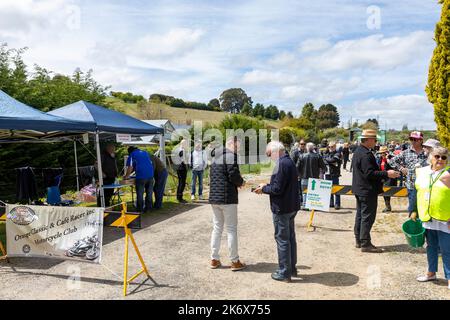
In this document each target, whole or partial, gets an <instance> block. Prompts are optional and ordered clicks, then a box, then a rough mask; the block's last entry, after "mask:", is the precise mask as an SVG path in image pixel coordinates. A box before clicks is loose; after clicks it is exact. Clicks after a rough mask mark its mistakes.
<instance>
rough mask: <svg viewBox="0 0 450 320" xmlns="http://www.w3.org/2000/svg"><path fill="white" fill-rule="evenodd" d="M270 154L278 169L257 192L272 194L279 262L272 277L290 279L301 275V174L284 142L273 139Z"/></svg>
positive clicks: (267, 153) (269, 148)
mask: <svg viewBox="0 0 450 320" xmlns="http://www.w3.org/2000/svg"><path fill="white" fill-rule="evenodd" d="M266 155H267V156H268V157H270V158H271V159H272V160H273V161H275V169H274V171H273V174H272V177H271V178H270V183H269V184H260V185H259V187H258V188H257V189H255V190H254V192H255V193H256V194H263V193H264V194H268V195H270V208H271V210H272V218H273V224H274V227H275V241H276V243H277V251H278V266H279V268H278V270H277V271H275V272H274V273H272V279H274V280H276V281H283V282H290V281H291V277H292V276H294V277H296V276H297V269H296V263H297V241H296V236H295V217H296V215H297V212H298V210H299V208H300V199H299V197H298V174H297V169H296V167H295V164H294V162H293V161H292V159H291V158H290V157H289V155H287V154H286V151H285V148H284V145H283V144H282V143H281V142H279V141H271V142H270V143H269V144H268V145H267V149H266Z"/></svg>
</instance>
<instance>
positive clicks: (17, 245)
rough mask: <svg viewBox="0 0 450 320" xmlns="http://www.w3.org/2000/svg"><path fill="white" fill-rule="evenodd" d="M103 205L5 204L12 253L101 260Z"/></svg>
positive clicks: (14, 255)
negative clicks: (101, 206)
mask: <svg viewBox="0 0 450 320" xmlns="http://www.w3.org/2000/svg"><path fill="white" fill-rule="evenodd" d="M103 210H104V209H102V208H81V207H76V208H73V207H46V206H24V205H7V206H6V213H7V216H6V245H7V252H8V256H10V257H47V258H58V259H71V260H79V261H80V260H81V261H88V262H94V263H100V259H101V251H102V250H101V249H102V240H103Z"/></svg>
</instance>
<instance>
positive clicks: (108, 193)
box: [97, 178, 116, 208]
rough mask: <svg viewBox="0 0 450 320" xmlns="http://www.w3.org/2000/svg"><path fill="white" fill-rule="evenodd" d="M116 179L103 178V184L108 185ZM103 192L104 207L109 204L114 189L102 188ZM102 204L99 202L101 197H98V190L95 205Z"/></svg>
mask: <svg viewBox="0 0 450 320" xmlns="http://www.w3.org/2000/svg"><path fill="white" fill-rule="evenodd" d="M115 180H116V179H115V178H104V179H103V185H108V184H113V183H114V181H115ZM103 193H104V195H105V208H107V207H109V206H111V198H112V196H113V194H114V189H103ZM101 206H102V202H101V197H100V192H99V193H98V195H97V207H101Z"/></svg>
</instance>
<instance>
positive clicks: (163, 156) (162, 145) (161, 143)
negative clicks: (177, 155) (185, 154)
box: [159, 134, 166, 164]
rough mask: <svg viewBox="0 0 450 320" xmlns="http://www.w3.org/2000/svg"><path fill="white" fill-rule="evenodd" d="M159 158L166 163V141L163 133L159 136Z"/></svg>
mask: <svg viewBox="0 0 450 320" xmlns="http://www.w3.org/2000/svg"><path fill="white" fill-rule="evenodd" d="M159 158H160V159H161V161H162V162H163V163H164V164H166V142H165V140H164V134H161V135H160V136H159Z"/></svg>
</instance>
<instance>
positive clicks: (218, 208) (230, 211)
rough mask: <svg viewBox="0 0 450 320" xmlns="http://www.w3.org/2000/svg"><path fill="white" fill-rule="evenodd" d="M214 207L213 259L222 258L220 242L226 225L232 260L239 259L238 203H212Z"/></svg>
mask: <svg viewBox="0 0 450 320" xmlns="http://www.w3.org/2000/svg"><path fill="white" fill-rule="evenodd" d="M211 206H212V209H213V225H214V226H213V231H212V234H211V259H214V260H220V255H219V251H220V242H221V239H222V232H223V228H224V226H225V227H226V231H227V239H228V253H229V256H230V260H231V261H232V262H237V261H238V260H239V253H238V237H237V224H238V218H237V204H224V205H216V204H213V205H211Z"/></svg>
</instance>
